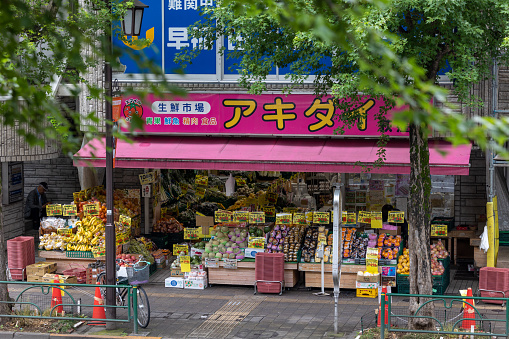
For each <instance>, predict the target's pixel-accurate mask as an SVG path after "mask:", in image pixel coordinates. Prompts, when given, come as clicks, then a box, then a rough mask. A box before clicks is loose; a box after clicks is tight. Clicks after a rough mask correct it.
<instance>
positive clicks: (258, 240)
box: [247, 237, 265, 248]
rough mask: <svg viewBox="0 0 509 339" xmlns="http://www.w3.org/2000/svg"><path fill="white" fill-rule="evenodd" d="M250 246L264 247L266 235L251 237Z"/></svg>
mask: <svg viewBox="0 0 509 339" xmlns="http://www.w3.org/2000/svg"><path fill="white" fill-rule="evenodd" d="M247 247H249V248H264V247H265V238H264V237H249V241H248V245H247Z"/></svg>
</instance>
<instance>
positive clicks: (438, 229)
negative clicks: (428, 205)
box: [430, 224, 447, 237]
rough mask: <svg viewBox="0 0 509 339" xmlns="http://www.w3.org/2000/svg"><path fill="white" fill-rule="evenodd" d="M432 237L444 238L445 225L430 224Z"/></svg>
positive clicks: (445, 232)
mask: <svg viewBox="0 0 509 339" xmlns="http://www.w3.org/2000/svg"><path fill="white" fill-rule="evenodd" d="M430 235H431V236H432V237H446V236H447V225H441V224H431V234H430Z"/></svg>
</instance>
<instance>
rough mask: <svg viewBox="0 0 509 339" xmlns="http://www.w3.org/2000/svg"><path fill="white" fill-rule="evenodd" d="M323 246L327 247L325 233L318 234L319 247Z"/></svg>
mask: <svg viewBox="0 0 509 339" xmlns="http://www.w3.org/2000/svg"><path fill="white" fill-rule="evenodd" d="M321 244H323V246H326V245H327V236H326V235H325V233H319V234H318V246H320V245H321Z"/></svg>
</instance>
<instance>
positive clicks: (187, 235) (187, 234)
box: [184, 227, 200, 240]
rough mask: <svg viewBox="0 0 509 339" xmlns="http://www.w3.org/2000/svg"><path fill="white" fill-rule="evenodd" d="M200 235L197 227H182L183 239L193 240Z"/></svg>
mask: <svg viewBox="0 0 509 339" xmlns="http://www.w3.org/2000/svg"><path fill="white" fill-rule="evenodd" d="M199 237H200V230H199V229H198V228H190V227H185V228H184V239H187V240H194V239H198V238H199Z"/></svg>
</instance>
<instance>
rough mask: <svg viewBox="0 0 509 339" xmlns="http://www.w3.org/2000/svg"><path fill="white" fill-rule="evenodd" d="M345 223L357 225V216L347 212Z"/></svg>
mask: <svg viewBox="0 0 509 339" xmlns="http://www.w3.org/2000/svg"><path fill="white" fill-rule="evenodd" d="M346 223H347V224H356V223H357V215H356V214H355V212H347V214H346Z"/></svg>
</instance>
